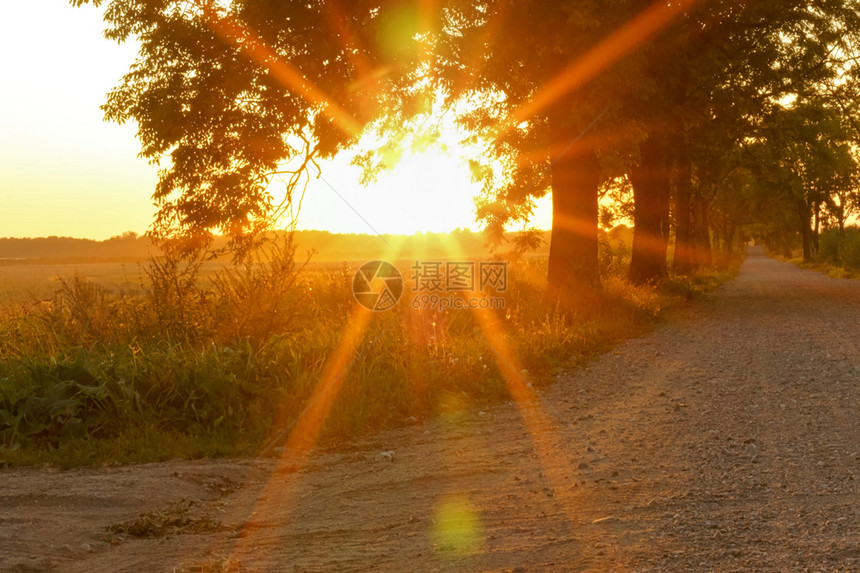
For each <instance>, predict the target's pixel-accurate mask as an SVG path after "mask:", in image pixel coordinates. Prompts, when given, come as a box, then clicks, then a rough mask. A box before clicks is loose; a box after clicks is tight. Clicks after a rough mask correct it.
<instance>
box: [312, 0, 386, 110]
mask: <svg viewBox="0 0 860 573" xmlns="http://www.w3.org/2000/svg"><path fill="white" fill-rule="evenodd" d="M325 8H326V15H327V17H328V21H329V24H330V25H331V27H332V29H333V30H334V31H335V33H336V35H337V38H338V40H339V41H340V44H341V47H343V51H344V53H345V54H346V56H347V58H349V60H350V61H351V62H352V65H353V66H354V67H355V71H356V78H355V80H354V81H353V83H352V85H351V86H350V89H351V90H352V91H358V92H363V91H365V90H369V92H370V93H367V94H366V95H364V96H363V99H362V103H361V114H362V119H370V117H371V115H372V111H373V108H374V106H375V104H376V103H377V97H378V95H379V90H380V80H381V79H382V78H383V77H385V75H386V74H387V70H386V69H384V68H382V69H379V70H374V68H373V63H372V62H371V61H370V59H369V58H368V57H367V53H368V52H367V49H366V48H365V47H364V46H363V45H362V42H361V38H360V37H359V36H358V35H357V34H354V33H352V31H351V30H350V29H349V27H348V26H347V25H346V24H345V23H346V22H347V17H346V15H345V14H344V12H343V9H342V8H341V6H340V3H339V2H338V1H337V0H326V1H325ZM353 48H354V49H353Z"/></svg>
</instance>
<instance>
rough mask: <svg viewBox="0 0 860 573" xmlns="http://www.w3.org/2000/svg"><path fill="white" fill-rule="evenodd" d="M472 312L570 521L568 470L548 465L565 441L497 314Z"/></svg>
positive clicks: (455, 256)
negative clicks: (508, 339)
mask: <svg viewBox="0 0 860 573" xmlns="http://www.w3.org/2000/svg"><path fill="white" fill-rule="evenodd" d="M448 257H449V258H450V259H451V260H464V259H465V253H464V252H463V251H462V250H461V249H460V248H459V246H458V245H454V244H450V245H449V252H448ZM474 294H480V293H474ZM472 313H473V315H474V316H475V319H476V321H477V323H478V326H477V327H476V328H475V331H474V332H475V334H476V335H478V336H479V337H481V338H482V339H483V341H484V342H485V343H486V345H487V347H488V348H489V349H490V351H491V352H492V354H493V356H494V357H495V361H496V364H497V366H498V369H499V372H500V373H501V374H502V376H503V378H504V380H505V384H506V386H507V388H508V394H509V395H510V397H511V400H512V401H513V402H514V405H515V407H516V408H517V410H518V412H519V414H520V417H521V418H522V420H523V423H524V424H525V426H526V429H527V430H528V432H529V434H530V437H531V440H532V443H533V444H534V445H535V450H536V451H537V454H538V461H539V463H540V464H541V467H542V468H543V471H544V475H545V476H546V477H547V480H548V481H549V485H550V488H551V489H552V490H553V493H554V496H555V499H557V500H558V501H559V502H560V503H561V505H562V507H563V508H564V510H565V511H566V514H567V516H568V518H571V517H573V515H574V514H575V511H576V500H575V498H574V496H573V493H572V490H571V489H570V487H569V480H568V479H567V478H566V476H565V475H564V472H565V469H570V468H569V467H568V466H566V465H565V464H560V465H559V464H553V463H551V462H552V461H553V460H558V459H563V458H564V453H565V449H564V442H563V440H562V438H561V436H560V435H559V434H558V433H557V432H556V431H555V426H557V425H558V423H557V421H554V420H553V419H552V418H551V417H550V416H549V415H548V414H547V413H546V411H545V408H544V405H543V403H542V401H541V400H540V397H539V396H538V395H537V393H536V392H535V390H534V388H533V386H532V384H531V383H530V382H529V381H528V379H527V376H528V375H527V373H526V371H525V369H524V367H523V365H522V364H521V363H520V361H519V359H518V358H517V356H516V353H515V352H514V351H513V349H511V347H510V345H509V344H508V341H507V337H506V335H505V332H504V326H503V323H502V322H501V321H500V320H499V319H498V317H497V315H496V312H495V311H494V310H487V309H485V310H481V309H476V310H473V311H472Z"/></svg>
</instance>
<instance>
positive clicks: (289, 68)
mask: <svg viewBox="0 0 860 573" xmlns="http://www.w3.org/2000/svg"><path fill="white" fill-rule="evenodd" d="M204 21H205V22H206V24H207V25H208V26H209V27H210V28H211V29H212V30H213V31H214V32H215V33H216V34H217V35H218V36H219V37H220V38H221V39H222V40H224V41H225V42H228V43H230V44H233V45H234V46H236V47H237V48H238V49H239V50H240V51H241V52H242V53H243V54H244V55H245V56H246V57H247V58H248V59H250V60H252V61H253V62H255V63H257V64H258V65H260V66H261V67H262V68H265V69H267V70H268V71H269V73H270V74H271V75H272V77H274V78H276V79H277V80H278V81H279V82H281V84H283V85H284V86H285V87H286V88H288V89H290V90H292V91H294V92H296V93H297V94H299V95H300V96H301V97H302V98H304V100H305V101H307V102H308V103H310V104H311V105H313V106H318V107H319V109H320V112H321V113H322V114H323V115H324V116H326V117H327V118H328V119H329V120H330V121H331V122H332V123H334V124H335V125H336V126H337V127H338V128H339V129H341V130H342V131H343V132H344V133H346V134H347V135H348V136H350V137H358V136H359V134H360V133H361V131H362V126H361V124H360V123H359V122H358V121H357V120H356V119H355V118H354V117H353V116H352V115H351V114H350V113H349V112H348V111H347V110H345V109H344V108H343V107H341V106H340V105H339V104H338V103H337V102H335V101H333V100H332V99H331V98H330V97H328V95H327V94H326V93H325V92H324V91H323V90H322V89H320V88H319V87H318V86H317V85H316V84H314V83H313V82H312V81H311V80H310V79H308V78H307V77H305V76H304V74H302V72H301V70H299V69H298V68H297V67H295V66H294V65H292V64H291V63H289V62H286V61H284V60H282V59H281V58H280V57H279V56H278V55H277V54H276V53H275V52H274V51H273V50H272V49H271V48H269V47H268V46H267V45H266V43H265V42H264V41H263V40H262V39H261V38H260V37H259V36H257V34H256V33H255V32H254V31H253V30H251V29H250V28H248V26H246V25H245V24H244V23H242V22H240V21H238V20H236V19H235V18H232V17H229V16H220V15H218V14H216V13H215V12H214V11H213V10H211V9H206V10H204Z"/></svg>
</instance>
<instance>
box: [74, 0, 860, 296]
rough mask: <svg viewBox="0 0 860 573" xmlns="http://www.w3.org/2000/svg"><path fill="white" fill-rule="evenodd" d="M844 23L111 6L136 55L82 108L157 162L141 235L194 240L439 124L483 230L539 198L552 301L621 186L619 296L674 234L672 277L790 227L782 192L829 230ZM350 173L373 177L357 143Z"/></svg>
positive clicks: (834, 14) (853, 70)
mask: <svg viewBox="0 0 860 573" xmlns="http://www.w3.org/2000/svg"><path fill="white" fill-rule="evenodd" d="M71 1H72V3H73V4H76V5H80V4H83V3H87V0H71ZM90 2H91V3H94V4H100V3H101V0H90ZM858 14H860V2H857V0H806V1H802V2H801V1H797V0H789V1H780V2H776V1H761V2H735V1H729V0H714V1H711V2H703V1H698V2H697V1H694V0H681V1H677V2H675V1H673V2H667V1H663V0H658V1H656V2H652V1H646V0H617V1H614V2H612V3H608V4H607V3H605V2H598V1H597V0H570V1H566V2H557V1H550V0H531V1H529V2H513V1H510V0H483V1H469V0H442V1H439V2H418V1H414V2H394V1H392V0H376V1H368V0H357V1H354V2H349V3H347V2H338V1H334V0H309V1H307V2H302V3H296V2H275V1H272V0H234V1H230V2H228V1H222V2H215V1H212V0H198V1H184V0H111V1H110V2H108V3H107V10H106V13H105V19H106V22H107V23H108V26H109V27H108V30H107V32H106V35H107V37H109V38H112V39H115V40H117V41H125V40H128V39H130V38H134V39H135V40H136V41H137V42H139V43H140V46H141V50H140V56H139V58H138V60H137V61H136V62H135V63H134V65H133V66H132V68H131V69H130V70H129V72H128V73H127V74H126V75H125V76H124V77H123V78H122V80H121V82H120V84H119V85H118V86H117V87H116V88H115V89H114V90H113V91H112V92H111V93H110V94H109V95H108V98H107V102H106V104H105V106H104V111H105V115H106V117H107V118H108V119H110V120H113V121H118V122H125V121H134V122H136V123H137V125H138V138H139V139H140V142H141V155H142V156H143V157H145V158H147V159H148V160H150V161H152V162H153V163H156V164H158V165H160V166H161V167H162V169H161V171H160V173H159V181H158V185H157V188H156V189H155V192H154V198H155V199H156V201H157V202H158V204H159V205H160V207H161V209H160V211H159V215H158V219H157V221H156V223H155V225H154V228H153V230H154V232H155V234H156V235H161V236H172V235H183V236H200V237H204V238H205V237H206V236H207V234H210V233H212V232H222V233H226V234H229V235H232V236H235V237H241V236H244V235H246V234H248V233H249V232H253V231H254V230H257V229H259V228H262V227H263V226H264V225H265V223H266V222H267V221H269V220H270V215H271V214H272V212H273V211H275V210H277V209H278V207H279V205H278V204H276V202H275V200H274V199H273V195H272V193H271V190H270V187H269V186H270V185H271V184H272V182H273V180H274V179H275V178H276V177H286V179H285V181H286V184H287V199H286V204H287V205H288V204H290V203H291V202H294V201H296V200H297V198H298V195H299V194H300V193H301V188H302V187H301V185H302V181H303V180H304V178H305V177H306V176H307V173H308V170H309V169H311V168H313V167H314V166H315V162H316V160H317V159H319V158H324V157H330V156H332V155H334V154H336V153H338V152H340V151H342V150H344V149H346V148H348V147H350V146H352V145H354V144H355V143H356V142H357V141H358V138H359V137H360V135H361V134H362V133H364V132H366V131H367V130H370V129H375V130H378V131H379V133H380V134H382V135H383V138H382V141H383V145H385V141H386V137H387V138H389V139H390V138H394V137H395V136H402V133H403V132H404V126H408V125H409V124H410V120H413V119H414V118H416V117H421V116H426V115H427V114H429V113H431V111H432V110H433V109H436V108H438V107H441V108H443V109H445V110H454V113H455V114H456V115H457V119H458V122H459V123H460V125H461V126H462V127H463V128H464V129H465V130H466V132H467V133H468V137H469V138H470V142H471V143H472V144H478V143H479V144H480V145H481V146H482V147H481V148H482V149H483V150H484V153H483V155H481V156H476V157H473V158H472V162H471V165H472V168H473V173H474V175H475V177H476V178H477V179H479V180H481V181H482V182H483V184H484V190H483V193H482V195H481V196H480V197H479V198H478V199H477V201H476V210H477V215H478V216H479V217H480V219H481V220H482V221H484V223H485V225H486V227H487V229H488V230H489V231H491V233H494V234H496V235H499V234H500V233H501V232H502V231H503V230H504V229H505V228H508V227H509V226H510V225H511V224H513V223H521V224H528V222H529V220H530V218H531V216H532V215H533V208H534V200H535V199H536V198H538V197H541V196H543V195H545V194H547V193H548V192H550V191H551V192H552V199H553V232H552V242H551V247H550V263H549V286H550V291H551V293H552V294H554V296H557V297H560V298H562V299H564V298H570V297H572V296H574V295H575V293H576V292H577V291H578V290H580V289H592V288H595V287H596V286H597V285H599V283H600V277H599V271H598V265H597V236H598V226H599V210H598V199H599V197H600V196H601V193H602V192H603V191H605V189H607V188H609V187H612V186H613V185H617V184H621V185H624V184H628V183H627V182H629V183H632V189H633V197H634V214H633V220H634V223H635V238H634V247H633V260H632V261H631V271H630V276H631V279H633V280H635V281H638V282H647V281H651V280H659V279H660V278H661V277H662V276H663V275H664V274H665V273H666V272H667V251H668V246H669V244H670V241H671V240H672V239H673V238H674V241H675V249H674V253H675V260H674V266H675V268H676V270H679V271H681V272H686V271H689V270H690V269H692V268H693V267H694V266H695V265H696V264H700V263H701V262H703V261H706V260H708V257H709V256H710V252H711V247H712V246H721V247H722V248H723V249H724V250H727V251H728V250H731V249H733V248H735V247H736V246H737V245H738V244H739V242H740V241H741V240H742V239H743V238H744V236H742V235H743V233H744V232H743V231H742V229H747V231H746V232H747V234H750V233H752V232H753V231H752V230H751V229H756V228H758V229H760V228H762V225H765V226H767V224H769V223H768V221H770V222H771V223H772V222H773V221H775V220H777V219H779V220H782V221H785V220H788V219H787V218H786V217H782V216H779V217H777V216H775V215H774V214H773V213H772V212H771V211H769V209H771V210H772V209H773V208H775V206H779V208H780V209H783V210H784V209H787V208H789V207H787V205H788V204H789V203H791V201H790V200H788V199H785V200H783V199H782V198H785V197H794V198H799V199H802V200H803V201H805V205H806V207H804V209H806V211H804V213H803V214H801V215H800V216H799V217H800V218H801V219H803V220H804V221H805V220H809V221H812V220H813V219H814V220H815V221H819V222H820V221H824V222H825V224H826V223H827V222H828V221H830V220H831V219H833V220H835V221H837V222H838V224H839V225H840V226H842V225H844V223H845V220H846V219H847V217H848V216H849V215H850V213H851V210H852V209H853V208H855V207H856V205H857V200H856V186H857V180H856V170H857V164H856V160H857V149H858V141H860V110H858V107H857V106H858V103H857V102H858V101H860V66H858V61H860V60H858V52H857V45H858V43H857V34H858V30H860V17H858ZM360 160H361V161H362V162H363V164H364V165H365V166H366V167H368V169H369V170H371V171H372V169H373V167H374V166H376V165H378V157H375V156H374V153H373V150H369V151H367V152H366V153H365V154H364V155H362V156H361V157H360ZM798 204H799V203H797V201H795V203H794V205H795V207H796V206H797V205H798ZM766 206H767V207H766ZM753 207H757V208H756V209H753ZM807 211H808V213H807ZM807 215H808V216H807ZM751 225H752V226H751ZM755 225H758V227H756V226H755ZM810 225H812V226H810ZM810 225H806V224H804V225H797V227H796V229H798V230H799V232H800V234H803V233H804V232H806V231H804V229H806V230H809V232H810V233H813V234H814V232H815V230H816V225H815V224H813V223H810ZM784 232H788V231H787V230H784ZM792 232H794V231H792ZM811 236H812V235H810V237H811ZM808 242H809V245H812V244H813V242H812V239H809V241H808ZM806 243H807V241H804V245H806ZM810 248H811V247H810Z"/></svg>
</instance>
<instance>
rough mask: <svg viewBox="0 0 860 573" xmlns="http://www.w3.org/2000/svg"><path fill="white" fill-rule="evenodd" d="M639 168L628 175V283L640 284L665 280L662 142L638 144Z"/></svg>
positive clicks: (666, 187)
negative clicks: (630, 213) (630, 197)
mask: <svg viewBox="0 0 860 573" xmlns="http://www.w3.org/2000/svg"><path fill="white" fill-rule="evenodd" d="M639 153H640V160H639V165H638V166H636V167H634V168H633V169H632V170H631V173H630V182H631V183H632V184H633V250H632V253H631V257H630V281H631V282H634V283H637V284H643V283H647V282H654V281H658V280H660V279H662V278H663V277H665V276H666V251H667V250H668V248H669V241H668V233H667V231H668V219H669V169H668V156H667V154H666V148H665V145H664V143H663V142H662V141H660V140H659V139H657V138H655V137H653V136H649V137H648V139H646V140H645V141H643V142H642V143H640V144H639Z"/></svg>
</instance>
